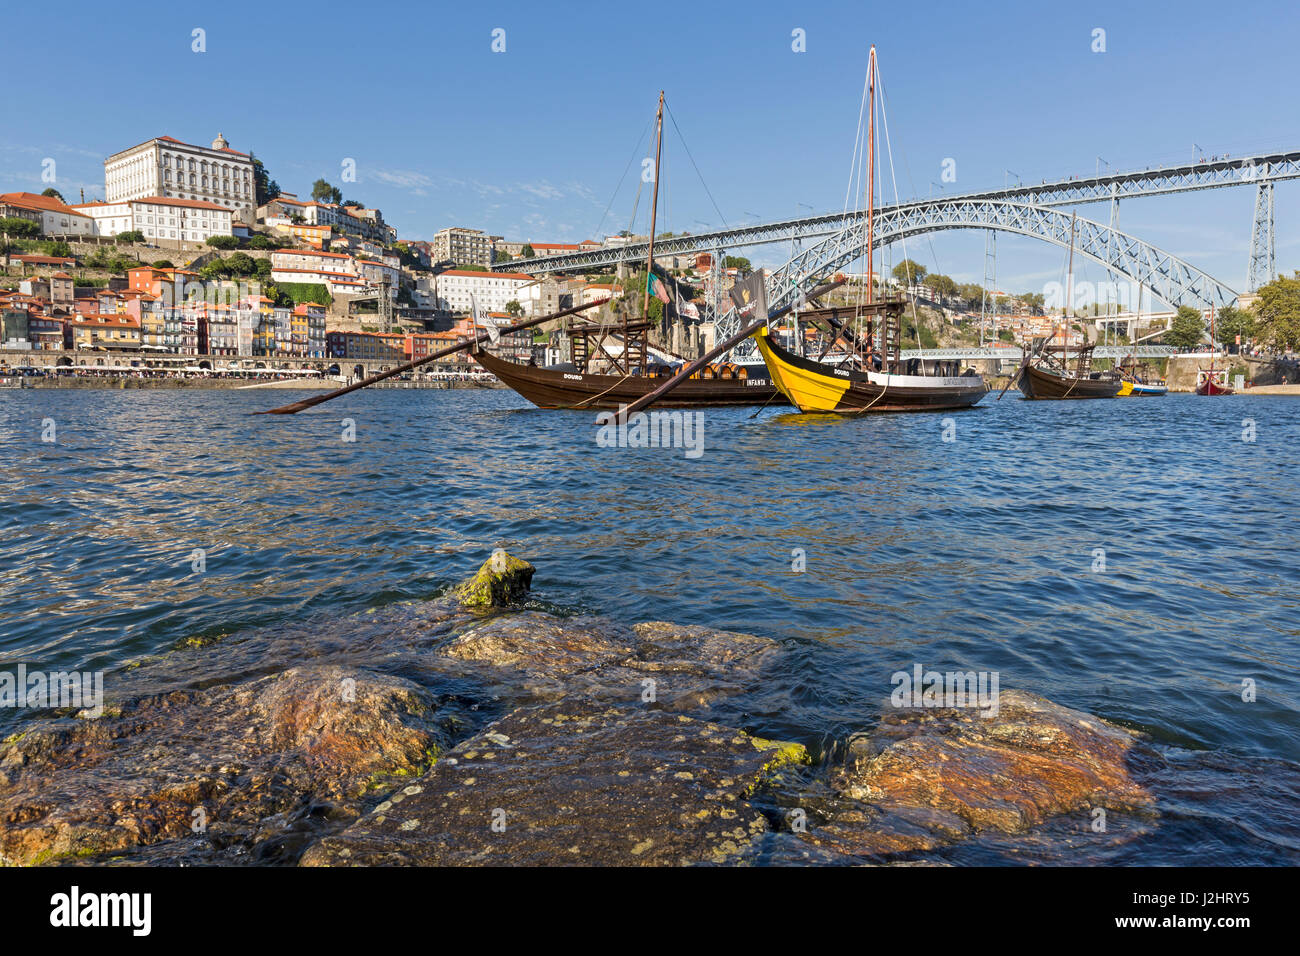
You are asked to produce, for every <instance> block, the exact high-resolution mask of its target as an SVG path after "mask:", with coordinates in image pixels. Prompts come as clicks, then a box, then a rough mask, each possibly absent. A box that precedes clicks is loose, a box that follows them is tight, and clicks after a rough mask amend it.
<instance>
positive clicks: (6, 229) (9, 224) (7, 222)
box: [0, 216, 41, 239]
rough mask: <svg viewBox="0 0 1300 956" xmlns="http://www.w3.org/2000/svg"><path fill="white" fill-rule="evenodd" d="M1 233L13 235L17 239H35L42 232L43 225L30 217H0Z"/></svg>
mask: <svg viewBox="0 0 1300 956" xmlns="http://www.w3.org/2000/svg"><path fill="white" fill-rule="evenodd" d="M0 233H4V234H5V235H7V236H13V237H14V238H15V239H35V238H36V237H37V236H39V235H40V234H41V227H40V226H38V225H37V224H36V223H34V222H32V221H31V220H30V219H19V218H18V217H17V216H6V217H5V218H4V219H0Z"/></svg>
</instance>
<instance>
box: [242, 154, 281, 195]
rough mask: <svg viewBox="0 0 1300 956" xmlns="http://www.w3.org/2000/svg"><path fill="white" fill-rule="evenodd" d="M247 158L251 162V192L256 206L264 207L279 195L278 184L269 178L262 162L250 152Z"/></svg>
mask: <svg viewBox="0 0 1300 956" xmlns="http://www.w3.org/2000/svg"><path fill="white" fill-rule="evenodd" d="M248 158H249V159H251V160H252V161H253V192H254V194H255V197H256V202H257V205H259V206H265V205H266V204H267V203H268V202H270V201H271V200H272V199H274V198H275V197H276V196H278V195H280V184H279V183H277V182H276V181H275V180H274V179H272V178H271V176H270V174H268V173H267V171H266V167H265V166H263V165H262V161H261V160H260V159H258V158H257V157H256V156H254V155H253V154H252V152H251V151H250V152H249V154H248Z"/></svg>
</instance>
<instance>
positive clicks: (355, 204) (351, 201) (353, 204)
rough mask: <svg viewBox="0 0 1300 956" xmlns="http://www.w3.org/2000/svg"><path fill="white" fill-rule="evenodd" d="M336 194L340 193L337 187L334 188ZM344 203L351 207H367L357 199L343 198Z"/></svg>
mask: <svg viewBox="0 0 1300 956" xmlns="http://www.w3.org/2000/svg"><path fill="white" fill-rule="evenodd" d="M334 195H336V196H337V195H339V191H338V190H337V189H336V190H334ZM343 205H344V206H347V207H348V208H349V209H364V208H365V207H364V206H362V205H361V203H359V202H357V201H356V200H355V199H345V200H343Z"/></svg>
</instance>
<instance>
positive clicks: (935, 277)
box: [924, 272, 957, 301]
mask: <svg viewBox="0 0 1300 956" xmlns="http://www.w3.org/2000/svg"><path fill="white" fill-rule="evenodd" d="M924 282H925V286H926V287H927V288H929V289H931V290H933V292H934V294H935V295H937V296H938V297H939V299H940V301H943V300H944V299H946V298H948V297H949V296H953V295H956V294H957V283H956V282H955V281H954V280H953V279H952V278H951V277H950V276H946V275H944V274H943V273H941V272H932V273H930V274H929V275H927V276H926V277H925V280H924Z"/></svg>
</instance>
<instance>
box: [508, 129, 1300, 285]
mask: <svg viewBox="0 0 1300 956" xmlns="http://www.w3.org/2000/svg"><path fill="white" fill-rule="evenodd" d="M1288 179H1300V152H1290V153H1268V154H1259V155H1255V156H1242V157H1239V158H1237V159H1232V160H1228V159H1220V160H1215V161H1213V162H1203V163H1191V164H1184V165H1179V166H1164V167H1157V168H1154V169H1145V170H1132V171H1129V172H1117V173H1108V174H1107V175H1105V176H1093V177H1087V178H1079V179H1060V180H1055V181H1052V182H1046V183H1038V184H1036V185H1034V184H1031V185H1024V184H1017V185H1015V186H1011V187H1008V188H1006V189H994V190H988V191H984V192H974V193H963V194H957V195H952V196H940V197H938V198H933V197H932V198H929V199H915V200H910V201H908V202H904V203H896V204H894V205H892V206H884V207H882V208H881V209H880V210H879V212H880V214H882V215H883V214H887V213H890V212H906V211H908V210H912V209H917V208H924V207H927V206H931V205H935V204H946V203H954V202H969V201H976V200H985V201H990V202H1005V203H1014V204H1017V205H1025V206H1043V207H1056V206H1073V205H1084V204H1087V203H1094V202H1109V203H1111V204H1112V209H1115V207H1117V206H1118V203H1119V201H1120V200H1121V199H1130V198H1135V197H1140V196H1158V195H1168V194H1171V193H1181V192H1192V191H1195V190H1201V189H1216V188H1222V187H1225V186H1250V185H1254V186H1256V188H1257V197H1258V198H1257V201H1256V216H1255V221H1256V230H1255V242H1254V243H1252V258H1251V265H1252V272H1254V270H1255V262H1256V259H1257V258H1258V259H1259V261H1260V262H1261V263H1267V262H1271V261H1272V255H1273V252H1272V186H1273V184H1274V183H1277V182H1281V181H1283V180H1288ZM1266 192H1267V202H1266V203H1264V205H1263V207H1262V208H1263V209H1264V210H1265V212H1266V214H1267V216H1266V218H1267V228H1266V229H1262V228H1260V226H1259V224H1260V222H1261V215H1262V214H1261V212H1260V209H1261V203H1263V202H1264V197H1265V193H1266ZM861 219H862V213H860V212H849V213H843V214H841V213H833V214H829V215H821V216H809V217H805V218H798V219H785V220H780V221H777V222H768V223H756V224H753V225H747V226H741V227H737V228H734V229H722V230H717V231H714V232H706V233H699V234H696V235H690V236H674V237H672V238H669V239H659V240H657V241H656V242H655V254H656V258H658V257H660V256H662V257H665V258H666V257H668V256H673V255H689V254H694V253H699V252H713V253H717V252H719V251H720V250H723V249H734V248H737V247H741V246H754V245H763V244H765V243H772V242H788V241H790V240H792V239H793V240H806V239H813V238H818V237H822V236H829V235H834V234H835V233H838V232H840V231H841V230H843V229H846V228H848V227H850V226H852V225H854V224H856V223H859V222H860V221H861ZM648 252H649V249H648V247H647V244H646V243H644V242H639V243H631V244H629V245H626V246H619V247H614V248H608V249H605V248H602V249H596V250H593V251H591V252H577V253H569V254H565V255H559V256H544V257H540V258H535V259H525V260H519V259H516V260H513V261H511V262H503V263H497V264H496V265H494V266H492V268H493V270H494V271H506V272H526V273H529V274H530V275H541V274H547V273H553V272H576V271H595V270H597V269H601V268H605V267H609V266H614V265H618V264H619V263H623V262H637V261H642V260H644V259H645V257H646V255H647V254H648ZM1261 268H1262V266H1261ZM1252 281H1253V280H1252Z"/></svg>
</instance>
